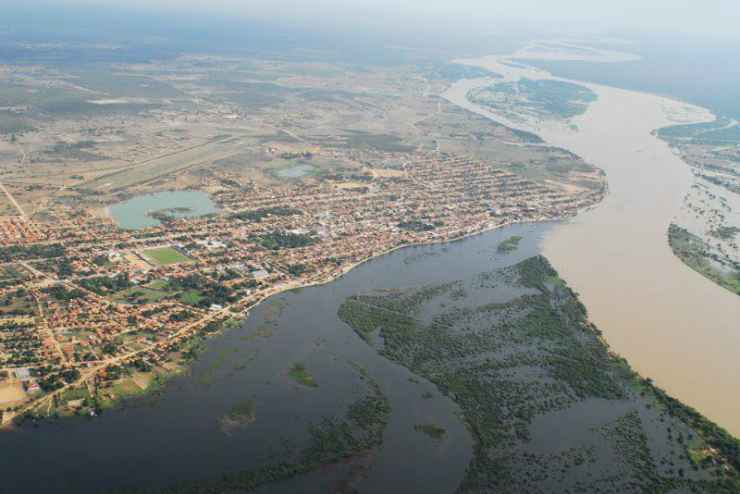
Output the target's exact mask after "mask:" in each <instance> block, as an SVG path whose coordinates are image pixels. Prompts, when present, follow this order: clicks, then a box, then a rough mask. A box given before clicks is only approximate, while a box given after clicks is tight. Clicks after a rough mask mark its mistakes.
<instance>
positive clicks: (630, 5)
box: [0, 0, 740, 35]
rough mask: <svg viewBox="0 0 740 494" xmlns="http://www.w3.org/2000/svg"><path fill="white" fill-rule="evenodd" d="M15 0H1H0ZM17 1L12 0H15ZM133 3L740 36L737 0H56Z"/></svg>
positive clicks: (316, 19)
mask: <svg viewBox="0 0 740 494" xmlns="http://www.w3.org/2000/svg"><path fill="white" fill-rule="evenodd" d="M5 1H10V0H0V3H4V2H5ZM12 1H15V0H12ZM52 1H53V2H54V3H58V4H60V5H62V4H64V3H75V4H91V5H116V6H121V7H123V6H132V7H138V8H142V9H163V8H164V9H174V10H177V11H191V12H198V11H208V12H211V13H225V14H228V15H230V16H244V17H249V18H253V19H261V20H275V21H278V22H281V23H300V24H304V23H310V24H312V25H316V26H349V25H361V26H363V27H381V26H387V27H394V28H397V27H402V26H411V27H414V28H418V27H420V26H428V27H440V28H446V29H447V30H452V29H466V28H467V29H470V28H476V29H490V30H491V31H494V30H498V29H506V28H507V27H509V28H510V27H511V25H510V24H509V23H508V21H518V23H521V24H530V25H532V26H533V27H535V26H536V27H538V28H549V29H551V30H553V31H557V30H559V29H562V30H567V29H570V28H577V27H580V28H584V29H593V30H601V29H614V28H616V29H623V28H629V29H638V30H647V29H659V30H664V31H674V32H687V33H714V34H721V35H732V34H737V31H738V19H740V1H738V0H125V1H123V0H52Z"/></svg>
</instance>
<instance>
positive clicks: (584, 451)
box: [339, 256, 740, 493]
mask: <svg viewBox="0 0 740 494" xmlns="http://www.w3.org/2000/svg"><path fill="white" fill-rule="evenodd" d="M339 314H340V317H341V318H342V319H343V320H344V321H345V322H347V323H348V324H349V325H350V326H351V327H352V328H353V329H354V330H355V331H356V332H357V334H358V336H360V337H361V338H362V339H363V340H365V341H366V342H368V344H370V345H371V346H373V348H375V349H376V350H377V351H378V353H379V354H380V355H383V356H384V357H385V358H387V359H389V360H391V361H393V362H397V363H399V364H401V365H403V366H404V367H406V368H408V369H410V370H411V371H412V372H414V373H415V374H417V375H419V376H422V377H424V378H426V379H429V380H430V381H431V382H433V383H434V384H435V385H436V386H437V387H438V388H439V389H440V391H441V392H442V393H443V394H445V395H446V396H449V397H450V398H451V399H453V400H454V401H455V402H456V403H458V404H459V405H460V408H461V409H462V412H463V417H464V419H465V421H466V424H467V426H468V429H469V430H470V431H471V433H472V434H473V436H474V438H475V441H476V444H475V448H474V452H475V456H474V459H473V461H472V462H471V464H470V465H469V467H468V469H467V471H466V475H465V478H464V480H463V481H462V483H461V485H460V487H459V488H458V490H457V492H466V493H475V492H512V493H519V492H553V491H555V490H557V491H559V492H565V491H568V490H572V491H574V492H605V493H606V492H614V493H624V492H665V491H668V490H671V489H677V488H682V489H688V490H690V491H694V489H700V490H701V492H734V491H736V490H737V489H739V488H740V476H738V467H740V456H738V454H739V453H740V449H738V447H739V446H740V443H738V441H737V440H734V439H733V438H732V437H731V436H729V435H728V434H727V433H726V432H724V431H723V430H722V429H720V428H718V427H717V426H715V425H713V424H711V423H710V422H708V421H706V420H705V419H703V418H701V416H700V415H699V414H698V413H696V412H695V411H693V410H692V409H690V408H688V407H685V406H684V405H682V404H680V403H679V402H677V401H675V400H673V399H671V398H669V397H668V396H667V395H666V394H665V393H663V392H662V391H661V390H659V389H656V388H654V387H653V386H652V384H651V383H650V381H649V380H644V379H642V378H640V377H639V376H638V375H637V374H635V373H634V372H633V371H632V370H631V369H630V368H629V366H628V364H627V363H626V361H624V360H623V359H622V358H620V357H618V356H616V355H614V354H612V353H610V351H609V349H608V347H607V346H606V345H605V343H604V342H603V340H601V338H600V334H601V333H600V331H599V330H598V329H597V328H596V327H595V326H593V325H592V324H591V323H590V322H589V321H588V318H587V315H586V309H585V307H584V306H583V305H582V304H581V303H580V302H579V301H578V298H577V296H576V295H575V293H574V292H573V291H572V290H571V289H570V288H569V287H568V286H567V284H566V283H565V282H564V281H563V280H561V279H560V278H559V277H558V275H557V273H556V272H555V271H554V270H553V269H552V267H551V266H550V264H549V263H548V262H547V260H545V258H543V257H541V256H535V257H530V258H528V259H525V260H524V261H521V262H519V263H518V264H515V265H513V266H507V267H504V268H499V269H496V270H493V271H486V272H482V273H479V274H478V275H476V276H474V277H472V278H470V279H465V280H460V281H459V282H457V283H445V284H439V285H428V286H423V287H419V288H409V289H407V290H395V291H390V292H388V291H384V292H372V293H368V294H360V295H355V296H352V297H350V298H348V299H347V300H346V301H345V302H344V304H343V305H342V306H341V307H340V309H339ZM414 429H415V430H416V431H419V432H423V433H425V434H427V435H429V436H430V437H432V438H434V439H441V438H443V437H444V435H445V431H444V429H442V428H440V427H438V426H436V425H434V424H425V425H416V426H414ZM710 452H713V453H710ZM705 454H713V455H714V457H713V459H712V460H707V461H704V459H703V455H705ZM566 489H567V490H566Z"/></svg>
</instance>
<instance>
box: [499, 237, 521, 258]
mask: <svg viewBox="0 0 740 494" xmlns="http://www.w3.org/2000/svg"><path fill="white" fill-rule="evenodd" d="M521 240H522V237H520V236H519V235H512V236H511V237H509V238H507V239H506V240H503V241H501V242H500V243H499V244H498V246H496V251H497V252H498V253H499V254H508V253H509V252H514V251H515V250H517V249H518V248H519V242H521Z"/></svg>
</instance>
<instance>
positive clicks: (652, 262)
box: [445, 57, 740, 435]
mask: <svg viewBox="0 0 740 494" xmlns="http://www.w3.org/2000/svg"><path fill="white" fill-rule="evenodd" d="M465 63H469V64H475V65H479V66H482V67H485V68H488V69H489V70H495V71H501V70H502V66H501V64H500V60H499V59H497V58H495V57H491V58H484V59H479V60H469V61H465ZM504 70H509V71H510V72H509V74H508V76H509V77H518V76H527V77H536V78H540V79H553V80H563V81H568V82H573V83H576V84H579V85H582V86H585V87H588V88H590V89H592V90H594V91H595V92H596V93H597V94H598V99H597V101H596V102H594V103H591V105H590V106H589V109H588V110H587V111H586V113H585V114H584V115H581V116H579V117H576V118H574V119H572V122H567V123H574V124H576V125H577V126H578V130H577V131H573V130H571V129H568V128H567V127H566V125H563V124H562V123H550V124H548V123H544V124H543V123H541V122H535V123H534V124H532V123H530V124H528V123H527V122H510V121H508V120H507V119H506V118H499V117H498V116H497V115H496V113H495V112H493V111H489V110H488V109H484V108H481V107H479V106H477V105H474V104H472V103H470V102H469V101H468V100H467V98H466V97H465V95H466V93H467V91H466V90H465V89H466V87H465V84H471V81H461V83H458V84H457V87H455V86H453V88H452V90H451V91H449V92H448V93H447V94H446V95H445V96H446V97H447V99H448V100H450V101H452V102H453V103H455V104H457V105H458V106H461V107H463V108H466V109H468V110H470V111H474V112H476V113H478V114H480V115H482V116H485V117H488V118H492V119H494V120H497V121H499V122H502V123H506V124H507V125H510V126H512V127H514V128H518V129H521V130H525V131H529V132H535V133H537V134H538V135H540V136H541V137H542V138H543V139H544V140H545V141H546V142H548V143H549V144H552V145H554V146H559V147H562V148H565V149H568V150H569V151H572V152H574V153H576V154H578V155H579V156H581V157H582V158H584V159H585V160H586V161H588V162H590V163H591V164H593V165H595V166H597V167H599V168H601V169H602V170H604V171H605V172H606V174H607V179H608V183H609V194H608V195H607V196H606V198H605V199H604V200H603V201H602V202H601V203H600V204H599V205H598V207H597V208H594V209H593V210H591V211H587V212H584V213H583V214H581V215H579V216H577V217H576V219H575V220H573V221H570V222H567V223H565V224H562V225H559V226H557V227H556V228H554V229H553V230H552V231H551V232H550V233H549V234H548V235H547V237H546V238H545V241H544V249H543V254H544V255H545V256H546V257H547V258H548V259H549V260H550V261H551V262H552V263H553V265H554V267H555V268H556V269H557V271H558V272H560V273H561V274H562V276H563V278H564V279H566V280H568V282H569V284H570V285H571V286H572V287H574V289H576V290H577V291H578V292H579V293H580V295H581V298H582V301H583V303H584V304H585V305H586V306H587V307H588V309H589V314H590V318H591V319H592V320H593V322H594V323H595V324H596V325H597V326H598V327H599V328H600V329H601V330H603V331H604V334H605V335H606V339H607V340H608V341H609V342H610V344H611V347H612V348H614V350H615V351H617V352H618V353H619V354H621V355H623V356H624V357H625V358H627V360H628V361H629V362H630V364H631V365H632V366H633V367H634V368H635V370H637V371H638V372H639V373H640V374H641V375H643V376H650V377H652V378H654V379H655V380H656V382H657V383H658V384H659V385H660V386H661V387H663V388H665V389H666V390H667V391H668V392H669V393H670V394H672V395H673V396H676V397H677V398H678V399H680V400H681V401H683V402H685V403H688V404H689V405H691V406H694V407H696V408H697V409H699V410H700V411H701V412H702V413H704V414H706V415H707V416H708V417H710V418H711V419H712V420H714V421H716V422H718V423H720V424H722V425H723V426H724V427H726V428H727V429H728V430H730V431H731V432H732V433H734V434H736V435H737V434H740V397H736V394H734V393H732V391H733V390H734V389H736V388H737V384H738V383H739V382H740V359H738V356H737V351H738V350H737V349H738V348H740V331H738V327H737V324H738V321H740V301H738V300H736V299H737V297H736V296H735V295H734V294H732V293H729V292H727V291H726V290H724V289H723V288H721V287H719V286H717V285H715V284H714V283H712V282H711V281H709V280H707V279H705V278H704V277H702V276H701V275H699V274H697V273H695V272H694V271H693V270H691V269H690V268H688V267H687V266H685V265H684V264H683V263H682V262H681V261H680V260H679V259H678V258H677V257H676V256H675V255H674V254H673V252H672V251H671V248H670V246H669V245H668V242H667V231H668V225H669V223H670V221H671V219H672V218H673V216H674V215H675V214H676V213H677V212H678V211H679V208H680V205H681V204H682V201H683V198H684V195H685V192H686V191H688V189H689V187H690V184H691V181H692V179H693V177H692V175H691V172H690V170H689V166H688V165H687V164H686V163H685V162H683V160H681V158H680V157H679V156H676V155H675V154H674V153H673V152H672V150H671V149H670V147H669V146H668V144H667V143H665V142H663V141H660V140H659V139H657V137H655V136H654V135H652V131H654V130H655V129H657V128H660V127H663V126H666V125H671V124H675V123H676V122H672V121H671V120H670V119H669V118H668V116H667V113H672V114H673V115H674V116H675V115H676V114H679V113H680V114H682V116H683V117H684V122H683V123H686V122H688V121H694V122H696V121H705V120H706V119H708V118H709V117H710V115H711V114H710V113H708V112H707V111H705V110H704V109H701V108H698V107H696V106H693V105H687V104H685V103H682V102H676V101H674V100H670V99H667V98H664V97H659V96H655V95H650V94H646V93H637V92H633V91H628V90H624V89H619V88H610V87H607V86H602V85H597V84H591V83H584V82H581V81H571V80H566V79H561V78H555V77H552V76H551V75H550V74H549V73H546V72H544V71H540V70H535V69H526V70H523V71H521V72H522V73H520V74H515V73H513V74H512V72H516V71H517V70H518V69H516V68H514V69H512V68H510V67H509V68H506V67H505V66H504ZM481 82H484V81H482V80H479V81H477V82H476V81H472V84H479V83H481ZM685 117H689V118H685ZM708 384H711V385H708Z"/></svg>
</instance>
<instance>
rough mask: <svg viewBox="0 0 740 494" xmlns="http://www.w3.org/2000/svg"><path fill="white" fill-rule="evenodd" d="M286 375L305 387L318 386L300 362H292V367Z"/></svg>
mask: <svg viewBox="0 0 740 494" xmlns="http://www.w3.org/2000/svg"><path fill="white" fill-rule="evenodd" d="M288 375H289V376H290V378H291V379H293V380H294V381H295V382H297V383H298V384H301V385H303V386H306V387H307V388H318V387H319V385H318V384H317V383H316V380H315V379H314V378H313V376H312V375H311V374H310V373H309V372H308V370H307V369H306V366H305V365H303V364H300V363H299V364H294V365H293V367H291V368H290V371H289V372H288Z"/></svg>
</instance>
